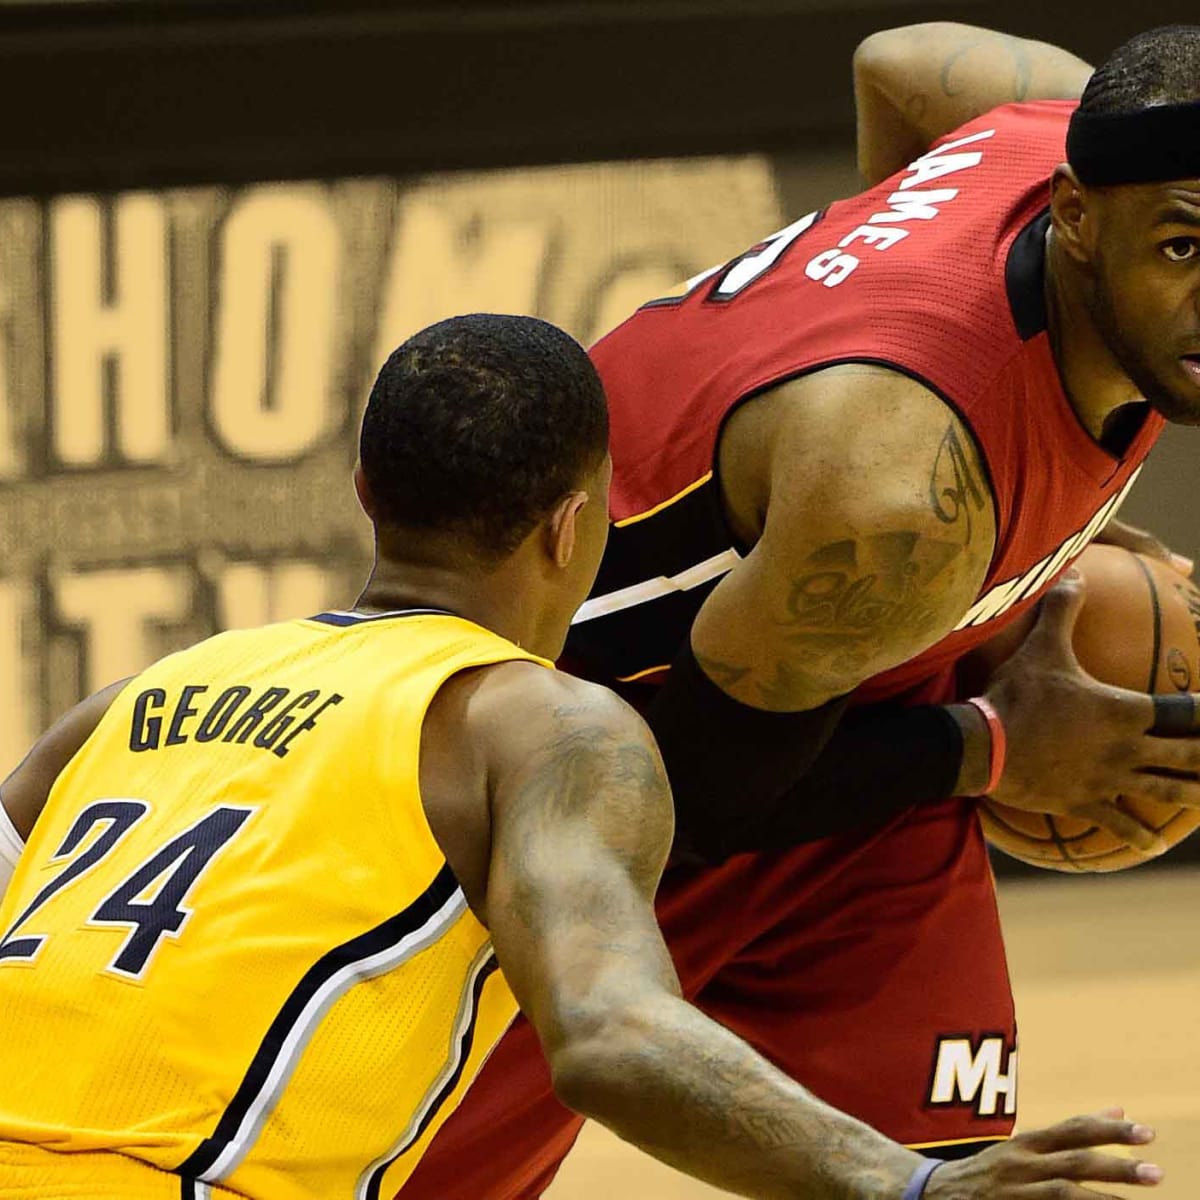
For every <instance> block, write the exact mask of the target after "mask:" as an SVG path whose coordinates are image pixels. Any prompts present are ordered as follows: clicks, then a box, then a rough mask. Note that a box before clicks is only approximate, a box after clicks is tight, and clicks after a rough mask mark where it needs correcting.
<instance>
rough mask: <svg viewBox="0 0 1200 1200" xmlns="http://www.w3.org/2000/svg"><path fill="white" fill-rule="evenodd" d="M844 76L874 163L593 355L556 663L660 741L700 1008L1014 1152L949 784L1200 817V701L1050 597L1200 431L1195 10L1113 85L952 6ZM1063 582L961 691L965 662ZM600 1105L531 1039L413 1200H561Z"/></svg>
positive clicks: (690, 990) (786, 1053) (669, 889)
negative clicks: (571, 1151) (546, 1199)
mask: <svg viewBox="0 0 1200 1200" xmlns="http://www.w3.org/2000/svg"><path fill="white" fill-rule="evenodd" d="M855 67H856V86H857V95H858V112H859V154H860V162H861V164H862V167H863V170H864V173H865V175H866V176H867V180H868V182H869V183H870V184H873V185H874V186H872V187H871V188H870V190H868V191H867V192H865V193H863V194H862V195H860V196H857V197H854V198H852V199H849V200H846V201H842V202H839V203H835V204H832V205H831V206H830V207H829V208H827V209H825V210H824V211H823V212H820V213H814V214H810V215H808V216H806V217H803V218H802V219H801V220H799V221H797V222H796V223H794V224H793V225H791V226H789V227H788V228H787V229H785V230H783V231H781V232H780V233H778V234H776V235H774V236H773V237H770V238H768V239H766V240H765V241H763V242H761V243H759V244H758V245H757V246H755V247H752V248H751V249H750V250H749V251H747V252H746V253H745V254H743V255H742V256H740V257H739V258H737V259H735V260H733V261H732V262H730V263H727V264H725V265H724V266H722V267H719V268H716V269H714V270H713V271H709V272H707V273H705V274H704V275H702V276H699V277H697V278H695V279H693V280H690V281H689V282H688V284H687V285H685V286H684V287H683V288H681V289H680V291H679V293H678V294H677V295H674V296H671V297H664V298H662V299H660V300H657V301H653V302H651V303H650V304H647V305H646V306H644V307H643V308H642V309H640V310H639V311H638V312H637V313H636V314H635V315H634V316H633V317H632V318H631V319H630V320H628V321H627V322H626V323H625V324H624V325H622V326H621V327H619V328H618V329H617V330H616V331H614V332H613V333H612V334H610V335H609V336H608V337H606V338H605V339H604V340H602V341H601V342H600V343H599V345H597V346H596V347H595V349H594V351H593V358H594V361H595V362H596V364H597V366H598V367H599V369H600V372H601V375H602V377H603V378H604V380H605V384H606V387H607V390H608V392H609V396H610V402H611V406H612V414H613V460H614V472H615V474H614V481H613V488H612V499H611V509H610V515H611V518H612V523H613V527H612V531H611V536H610V540H609V546H608V550H607V552H606V555H605V559H604V562H603V564H602V566H601V570H600V576H599V579H598V581H597V584H596V587H595V588H594V589H593V593H592V596H591V598H590V599H589V600H588V601H587V603H586V604H585V605H584V606H583V608H582V609H581V610H580V612H579V614H578V615H577V617H576V620H575V624H574V627H573V632H572V636H571V639H570V641H569V643H568V655H569V659H570V662H571V664H572V665H573V666H574V667H575V668H576V669H578V670H580V671H581V672H583V673H586V674H588V675H590V676H592V677H594V678H597V679H601V680H604V681H605V682H609V683H612V684H614V685H616V686H618V687H621V688H623V689H624V690H625V692H626V694H627V695H629V696H631V697H633V698H635V700H637V702H638V703H639V705H640V707H641V708H642V709H643V710H644V711H645V712H646V713H647V715H648V717H649V720H650V723H651V726H652V728H653V729H654V731H655V733H656V736H657V737H658V740H659V744H660V746H661V748H662V751H663V754H664V758H665V760H666V762H667V765H668V771H669V774H670V776H671V780H672V786H673V789H674V792H675V798H676V807H677V814H678V829H679V842H680V844H681V848H682V849H683V850H684V851H686V852H688V853H689V854H690V857H691V859H692V862H691V863H690V864H688V863H685V864H683V865H680V866H678V867H676V869H674V870H673V871H671V872H669V873H668V875H667V876H666V877H665V879H664V883H663V886H662V888H661V890H660V894H659V917H660V920H661V921H662V923H663V926H664V929H665V931H666V934H667V940H668V943H669V945H670V946H671V949H672V952H673V955H674V958H675V962H676V965H677V967H678V969H679V972H680V978H681V981H682V985H683V987H684V990H685V993H686V994H687V995H689V996H693V997H695V998H696V1000H697V1002H698V1003H699V1005H700V1006H701V1007H702V1008H704V1009H705V1010H706V1011H708V1012H709V1013H710V1014H712V1015H713V1016H715V1017H717V1018H718V1019H719V1020H720V1021H722V1022H723V1023H724V1024H726V1025H727V1026H728V1027H729V1028H731V1029H733V1030H735V1031H736V1032H738V1033H740V1034H741V1035H742V1036H744V1037H745V1038H747V1040H749V1041H750V1042H752V1043H753V1044H754V1045H756V1046H757V1047H758V1048H759V1049H761V1050H762V1051H764V1052H765V1053H766V1055H767V1056H768V1057H769V1058H771V1059H772V1060H773V1061H775V1062H776V1063H778V1064H779V1065H781V1066H783V1067H784V1068H785V1069H786V1070H787V1071H788V1072H789V1073H790V1074H792V1075H793V1076H794V1077H795V1078H796V1079H798V1080H800V1081H802V1082H803V1083H804V1084H805V1085H806V1086H809V1087H811V1088H812V1089H813V1090H814V1091H815V1092H817V1094H819V1095H820V1096H822V1098H824V1099H825V1100H827V1101H829V1102H830V1103H831V1104H833V1105H835V1106H837V1107H839V1108H841V1109H844V1110H846V1111H848V1112H851V1113H853V1114H855V1115H856V1116H858V1117H861V1118H863V1119H865V1120H866V1121H868V1122H869V1123H870V1124H872V1125H874V1126H876V1127H877V1128H879V1129H881V1130H882V1131H884V1132H885V1133H887V1134H889V1135H890V1136H891V1137H893V1138H895V1139H897V1140H898V1141H902V1142H904V1143H906V1144H908V1145H910V1146H913V1147H915V1148H919V1149H922V1150H924V1151H926V1152H927V1153H928V1154H930V1155H931V1156H934V1157H939V1158H949V1157H958V1156H962V1155H966V1154H971V1153H974V1152H976V1151H978V1150H980V1149H981V1148H982V1147H985V1146H987V1145H988V1144H989V1143H991V1142H994V1141H998V1140H1002V1139H1004V1138H1006V1137H1007V1136H1008V1134H1009V1133H1010V1131H1011V1128H1012V1125H1013V1121H1014V1115H1015V1108H1016V1077H1017V1048H1016V1036H1015V1024H1014V1017H1013V1009H1012V999H1011V992H1010V986H1009V981H1008V975H1007V968H1006V964H1005V958H1004V950H1003V945H1002V942H1001V937H1000V930H999V925H998V921H997V914H996V907H995V898H994V892H993V882H992V878H991V874H990V871H989V868H988V863H987V857H986V852H985V848H984V843H983V839H982V836H981V833H980V829H979V825H978V822H977V819H976V816H975V812H974V804H973V801H972V800H969V799H956V798H955V797H963V796H967V797H973V796H978V795H981V794H985V793H987V794H991V795H994V796H996V797H998V798H999V799H1001V800H1003V801H1004V802H1005V803H1008V804H1013V805H1017V806H1025V807H1038V808H1040V807H1044V799H1041V798H1044V797H1046V796H1054V797H1057V798H1058V801H1059V804H1060V809H1059V811H1063V812H1071V813H1075V814H1087V815H1090V816H1091V817H1092V818H1093V819H1094V820H1095V821H1096V822H1097V823H1100V824H1103V825H1105V826H1107V827H1108V828H1111V829H1113V830H1114V831H1115V832H1118V833H1119V834H1121V835H1122V836H1124V837H1125V838H1127V839H1128V840H1129V841H1131V842H1132V843H1134V844H1135V845H1138V846H1139V847H1141V848H1143V849H1144V850H1145V851H1146V852H1147V853H1153V852H1154V851H1155V850H1157V849H1158V848H1159V846H1158V844H1157V839H1156V836H1155V835H1154V833H1153V831H1152V830H1147V829H1144V828H1142V827H1140V826H1138V825H1137V824H1136V823H1134V822H1133V821H1132V820H1131V819H1130V818H1128V817H1127V816H1126V815H1125V814H1124V813H1123V812H1122V811H1121V809H1120V808H1119V807H1118V806H1117V804H1116V803H1115V801H1116V799H1117V797H1118V795H1120V794H1126V795H1128V794H1145V795H1148V796H1154V797H1156V798H1160V799H1167V800H1170V801H1171V802H1173V803H1182V804H1188V805H1192V804H1197V803H1200V782H1197V781H1196V779H1195V778H1194V773H1195V772H1197V771H1198V770H1200V739H1188V738H1187V737H1184V736H1176V735H1182V734H1187V733H1190V732H1193V731H1194V715H1193V714H1194V710H1195V704H1194V698H1193V697H1192V696H1187V695H1185V696H1181V697H1178V698H1175V699H1174V700H1173V702H1167V701H1155V702H1152V701H1151V700H1150V699H1149V698H1148V697H1145V696H1140V695H1134V694H1133V693H1127V692H1120V691H1117V690H1114V689H1112V688H1106V687H1101V686H1099V685H1097V684H1096V683H1095V682H1094V681H1091V680H1090V679H1088V678H1087V677H1086V676H1084V675H1083V674H1082V672H1080V671H1079V669H1078V667H1077V665H1076V664H1075V663H1074V660H1073V656H1072V655H1071V653H1070V627H1071V624H1072V621H1073V614H1074V613H1075V612H1076V611H1077V609H1078V605H1079V603H1080V601H1081V595H1080V592H1079V585H1078V583H1077V582H1071V581H1069V580H1068V581H1064V582H1063V583H1062V584H1061V585H1060V586H1059V587H1057V588H1054V589H1053V590H1051V591H1049V592H1047V589H1049V588H1050V586H1051V584H1052V583H1053V582H1054V581H1055V580H1056V578H1059V577H1060V576H1061V575H1062V574H1063V572H1064V571H1065V570H1066V569H1067V568H1068V566H1069V564H1070V562H1071V561H1072V560H1073V559H1074V558H1075V556H1077V555H1078V554H1079V553H1080V552H1081V551H1082V549H1083V548H1084V547H1085V546H1086V545H1087V543H1088V542H1089V541H1090V540H1092V539H1093V538H1095V537H1097V536H1098V535H1102V531H1103V530H1104V529H1105V526H1106V523H1107V528H1108V533H1107V535H1105V536H1108V537H1109V538H1114V539H1123V540H1125V541H1134V540H1136V539H1137V538H1138V537H1139V536H1140V535H1138V534H1137V532H1136V531H1131V530H1128V529H1125V528H1123V527H1121V526H1119V525H1115V524H1114V523H1112V521H1111V518H1112V515H1113V513H1114V512H1115V510H1116V508H1117V506H1118V505H1119V504H1120V501H1121V499H1122V498H1123V497H1124V495H1125V494H1126V492H1127V491H1128V489H1129V488H1130V487H1131V486H1132V484H1133V482H1134V480H1135V478H1136V476H1137V473H1138V471H1139V469H1140V467H1141V464H1142V461H1143V459H1144V457H1145V455H1146V453H1147V452H1148V450H1149V449H1150V447H1151V446H1152V444H1153V442H1154V440H1155V438H1156V437H1157V435H1158V433H1159V431H1160V429H1161V428H1162V425H1163V422H1164V420H1174V421H1179V422H1183V423H1191V424H1196V423H1200V152H1198V151H1197V147H1200V136H1198V135H1200V28H1184V29H1172V30H1161V31H1155V32H1153V33H1151V34H1148V35H1144V36H1143V37H1142V38H1140V39H1136V40H1135V41H1134V42H1132V43H1130V44H1128V45H1127V46H1125V47H1123V48H1122V49H1121V50H1119V51H1118V52H1117V53H1116V54H1115V55H1114V56H1113V58H1112V59H1111V60H1110V61H1109V62H1108V63H1107V64H1106V65H1105V66H1104V67H1103V68H1102V69H1101V70H1100V71H1098V72H1096V74H1095V75H1094V77H1092V79H1091V81H1090V83H1089V82H1088V79H1089V74H1090V69H1089V68H1088V67H1087V66H1086V64H1084V63H1082V62H1080V61H1079V60H1078V59H1076V58H1074V57H1073V56H1071V55H1069V54H1067V53H1066V52H1064V51H1062V50H1058V49H1056V48H1054V47H1051V46H1047V45H1043V44H1039V43H1031V42H1027V41H1022V40H1020V39H1015V38H1008V37H1004V36H1002V35H999V34H995V33H991V32H988V31H985V30H980V29H972V28H968V27H964V26H958V25H943V24H937V25H932V26H922V27H916V28H913V29H907V30H898V31H894V32H891V33H884V34H879V35H876V36H874V37H872V38H871V39H869V40H868V41H867V42H866V43H864V45H863V46H862V47H861V48H860V50H859V52H858V54H857V56H856V63H855ZM1085 84H1086V85H1087V90H1086V93H1084V88H1085ZM1081 93H1083V100H1082V104H1081V105H1079V106H1078V115H1075V114H1076V110H1077V104H1076V102H1075V101H1077V100H1078V98H1079V97H1080V95H1081ZM1068 131H1070V139H1069V143H1068ZM1068 144H1069V151H1068ZM918 156H919V157H918ZM1064 159H1068V160H1069V162H1070V165H1069V166H1066V165H1061V164H1063V162H1064ZM1043 596H1045V599H1044V601H1043V608H1042V613H1041V617H1040V620H1039V623H1038V625H1037V626H1036V627H1035V630H1034V632H1033V634H1031V636H1030V638H1029V639H1027V641H1026V644H1025V646H1024V648H1023V650H1022V651H1021V652H1020V653H1019V654H1018V655H1017V656H1016V657H1015V658H1014V659H1013V660H1011V661H1010V663H1009V664H1008V666H1007V667H1006V668H1004V669H1003V670H1002V671H1001V672H1000V673H999V675H998V676H997V677H996V679H995V680H994V681H993V683H992V685H991V686H990V688H989V691H988V693H987V695H986V696H984V697H970V696H967V697H961V696H960V695H959V694H958V691H957V685H956V664H958V662H959V661H960V660H961V659H962V658H963V656H964V655H966V654H967V653H968V652H969V651H970V650H971V649H972V648H973V647H975V646H978V645H979V644H980V643H982V642H983V641H985V640H987V639H989V638H991V637H992V636H994V635H995V633H996V632H998V631H999V630H1000V629H1001V628H1003V627H1004V625H1005V624H1006V623H1007V622H1009V621H1011V620H1013V619H1015V618H1017V617H1019V616H1020V615H1021V614H1022V613H1024V612H1027V611H1028V610H1029V609H1030V607H1031V606H1033V605H1034V604H1036V603H1038V601H1039V599H1041V598H1042V597H1043ZM964 699H965V700H966V701H967V702H966V703H957V701H960V700H964ZM1006 745H1007V752H1005V746H1006ZM1189 772H1190V773H1193V778H1183V777H1182V776H1183V774H1184V773H1189ZM789 847H790V848H789ZM697 860H707V865H704V864H703V863H701V862H699V861H697ZM577 1129H578V1122H577V1121H576V1120H575V1119H574V1118H573V1117H571V1116H570V1115H569V1114H567V1113H565V1112H564V1111H563V1110H562V1109H559V1108H557V1107H556V1106H555V1104H554V1102H553V1100H552V1098H551V1097H550V1093H549V1087H548V1084H547V1083H546V1081H545V1069H544V1067H542V1066H541V1064H540V1062H539V1058H538V1052H537V1044H536V1040H535V1039H534V1037H533V1035H532V1034H531V1032H530V1031H529V1029H528V1027H527V1026H523V1025H518V1026H516V1027H514V1029H513V1030H512V1031H511V1032H510V1034H509V1036H508V1037H507V1039H506V1040H505V1042H503V1043H502V1044H501V1046H500V1048H499V1049H498V1050H497V1052H496V1054H495V1055H494V1056H493V1058H492V1060H491V1062H490V1063H489V1065H488V1067H487V1068H486V1069H485V1070H484V1072H483V1074H482V1075H481V1076H480V1079H479V1080H478V1082H477V1083H476V1085H475V1087H474V1088H473V1091H472V1093H471V1095H469V1096H468V1098H467V1101H466V1104H465V1106H464V1107H463V1108H462V1109H461V1110H460V1111H459V1113H458V1114H456V1116H455V1118H454V1119H453V1120H452V1121H451V1122H450V1123H449V1124H448V1125H447V1126H446V1128H445V1129H444V1130H443V1132H442V1134H441V1135H440V1137H439V1140H438V1143H436V1144H435V1145H434V1147H433V1149H432V1151H431V1154H430V1155H429V1156H427V1158H426V1159H425V1160H424V1162H423V1163H422V1166H421V1169H420V1170H419V1172H418V1173H417V1175H416V1176H415V1177H414V1179H413V1180H412V1181H411V1183H410V1184H409V1186H408V1187H407V1188H406V1189H405V1193H404V1195H405V1197H406V1200H409V1198H410V1197H417V1198H420V1200H425V1198H426V1197H428V1198H429V1200H433V1198H434V1197H437V1198H438V1200H468V1198H470V1200H478V1198H479V1197H487V1198H489V1200H517V1198H526V1197H533V1196H537V1195H540V1194H541V1192H542V1191H543V1189H544V1188H545V1187H546V1185H547V1184H548V1182H549V1180H550V1179H551V1178H552V1177H553V1173H554V1171H555V1169H556V1168H557V1165H558V1162H559V1161H560V1159H561V1156H562V1155H563V1154H564V1153H565V1152H566V1149H567V1148H568V1147H569V1145H570V1143H571V1141H572V1140H573V1138H574V1136H575V1134H576V1132H577ZM939 1174H940V1172H939V1173H935V1174H934V1175H933V1178H932V1180H931V1182H930V1184H929V1186H928V1190H927V1191H926V1192H925V1193H924V1194H925V1195H927V1196H929V1197H935V1196H938V1195H941V1194H943V1193H942V1192H941V1191H939V1184H938V1180H939ZM943 1179H944V1177H943ZM943 1186H945V1185H944V1184H943ZM911 1194H912V1195H917V1194H921V1193H919V1192H912V1193H911ZM1031 1194H1033V1193H1031ZM1062 1194H1063V1195H1068V1194H1070V1195H1084V1194H1085V1193H1083V1192H1082V1191H1078V1190H1073V1191H1064V1192H1063V1193H1062Z"/></svg>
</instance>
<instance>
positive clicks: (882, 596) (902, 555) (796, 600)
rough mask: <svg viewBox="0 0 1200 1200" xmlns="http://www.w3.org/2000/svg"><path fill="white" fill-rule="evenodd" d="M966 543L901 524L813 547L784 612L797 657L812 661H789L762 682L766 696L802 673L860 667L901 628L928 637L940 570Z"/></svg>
mask: <svg viewBox="0 0 1200 1200" xmlns="http://www.w3.org/2000/svg"><path fill="white" fill-rule="evenodd" d="M962 550H963V546H962V545H961V544H959V543H957V542H949V541H941V540H938V539H934V538H928V537H923V536H921V535H920V534H918V533H914V532H894V533H877V534H870V535H868V536H867V537H863V538H859V539H857V540H851V539H845V540H842V541H838V542H833V543H831V544H830V545H828V546H825V547H823V548H822V549H820V550H818V551H817V552H816V553H815V554H812V555H810V556H809V557H808V559H807V560H806V561H805V563H804V570H803V571H802V573H800V574H799V575H797V576H796V577H795V578H794V579H793V581H792V585H791V590H790V593H789V595H788V599H787V604H786V612H785V614H784V616H783V624H784V626H785V628H786V632H787V636H788V639H789V641H790V642H792V644H793V646H794V647H795V650H796V651H797V654H796V657H795V659H793V662H802V663H803V664H804V667H803V669H802V670H801V669H800V668H799V667H796V666H791V665H786V664H782V663H781V664H780V667H779V671H778V677H777V678H776V679H775V680H773V681H771V682H770V683H764V684H761V685H760V687H761V689H762V691H763V698H764V700H766V701H767V702H768V703H773V702H774V701H777V700H779V699H781V698H782V697H783V696H784V695H785V694H787V692H788V691H789V690H791V689H792V688H793V687H794V686H795V684H796V683H798V682H799V679H800V676H801V675H803V676H806V677H808V678H814V677H815V678H818V679H822V678H824V679H845V678H847V677H854V676H856V675H859V674H860V673H861V671H862V670H863V669H864V668H865V667H867V666H868V665H869V664H870V662H871V660H872V659H873V658H874V657H875V656H876V655H878V654H879V653H880V652H881V651H882V650H883V649H884V648H885V647H886V646H887V645H888V644H889V643H890V642H892V641H894V639H895V636H896V634H897V633H899V634H901V635H903V637H904V638H905V640H920V639H922V638H924V637H925V636H927V635H929V634H932V633H933V632H935V631H936V630H937V628H938V623H939V620H940V610H939V605H938V604H937V599H938V596H939V594H940V590H941V588H940V577H941V576H942V573H943V572H944V571H945V570H946V568H947V567H948V566H949V565H950V564H951V563H953V562H954V560H955V559H957V558H958V557H959V556H960V555H961V553H962ZM931 585H932V586H931Z"/></svg>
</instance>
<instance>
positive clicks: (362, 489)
mask: <svg viewBox="0 0 1200 1200" xmlns="http://www.w3.org/2000/svg"><path fill="white" fill-rule="evenodd" d="M354 494H355V495H356V496H357V497H358V502H359V504H361V505H362V510H363V512H365V513H366V514H367V516H368V517H369V518H370V520H371V521H374V520H375V497H374V496H372V495H371V485H370V484H369V483H367V476H366V473H365V472H364V471H363V469H362V463H355V465H354Z"/></svg>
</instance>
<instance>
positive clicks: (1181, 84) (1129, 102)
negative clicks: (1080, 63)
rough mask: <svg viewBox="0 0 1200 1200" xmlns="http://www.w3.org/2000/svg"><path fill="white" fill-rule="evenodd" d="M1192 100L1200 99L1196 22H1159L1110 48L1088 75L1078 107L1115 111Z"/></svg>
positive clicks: (1199, 28)
mask: <svg viewBox="0 0 1200 1200" xmlns="http://www.w3.org/2000/svg"><path fill="white" fill-rule="evenodd" d="M1191 100H1200V25H1163V26H1161V27H1160V28H1158V29H1150V30H1147V32H1145V33H1139V34H1138V35H1137V37H1135V38H1131V39H1130V40H1129V41H1127V42H1126V43H1125V44H1124V45H1123V46H1119V47H1118V48H1117V49H1116V50H1114V51H1113V53H1112V54H1111V55H1110V56H1109V57H1108V59H1107V60H1106V61H1105V62H1104V64H1103V65H1102V66H1100V67H1099V68H1098V69H1097V70H1096V72H1095V74H1093V75H1092V77H1091V79H1089V80H1088V83H1087V87H1086V88H1084V90H1083V96H1082V98H1081V99H1080V101H1079V111H1080V112H1081V113H1098V114H1099V113H1103V114H1105V115H1114V114H1116V113H1126V112H1136V111H1138V110H1139V109H1142V108H1149V107H1151V106H1152V105H1156V104H1186V103H1188V102H1189V101H1191Z"/></svg>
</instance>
